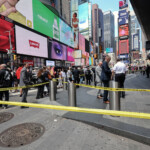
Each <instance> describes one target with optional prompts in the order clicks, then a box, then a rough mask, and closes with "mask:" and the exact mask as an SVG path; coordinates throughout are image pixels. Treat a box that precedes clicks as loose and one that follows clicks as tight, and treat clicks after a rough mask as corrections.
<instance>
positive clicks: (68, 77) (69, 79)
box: [67, 67, 72, 82]
mask: <svg viewBox="0 0 150 150" xmlns="http://www.w3.org/2000/svg"><path fill="white" fill-rule="evenodd" d="M67 80H68V82H72V71H71V67H69V69H68V71H67Z"/></svg>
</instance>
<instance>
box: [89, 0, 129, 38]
mask: <svg viewBox="0 0 150 150" xmlns="http://www.w3.org/2000/svg"><path fill="white" fill-rule="evenodd" d="M119 1H120V0H90V2H92V4H98V5H99V8H100V9H102V11H103V12H105V11H108V10H111V11H112V12H113V14H114V20H115V37H117V36H118V11H119ZM129 6H130V10H132V7H131V4H129Z"/></svg>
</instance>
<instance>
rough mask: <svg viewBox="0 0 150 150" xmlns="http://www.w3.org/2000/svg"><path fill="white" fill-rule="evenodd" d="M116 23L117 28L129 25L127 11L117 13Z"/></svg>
mask: <svg viewBox="0 0 150 150" xmlns="http://www.w3.org/2000/svg"><path fill="white" fill-rule="evenodd" d="M118 23H119V26H120V25H124V24H128V23H129V14H128V12H127V10H121V11H119V19H118Z"/></svg>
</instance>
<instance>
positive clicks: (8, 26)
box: [0, 16, 15, 52]
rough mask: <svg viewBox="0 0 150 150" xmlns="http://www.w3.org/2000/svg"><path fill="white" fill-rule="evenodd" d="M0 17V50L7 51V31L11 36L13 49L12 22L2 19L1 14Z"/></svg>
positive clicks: (8, 40)
mask: <svg viewBox="0 0 150 150" xmlns="http://www.w3.org/2000/svg"><path fill="white" fill-rule="evenodd" d="M1 18H2V19H1ZM1 18H0V51H3V52H7V51H6V49H10V39H9V32H10V37H11V44H12V49H13V50H15V35H14V24H13V23H10V22H8V21H6V20H4V19H5V17H3V16H1Z"/></svg>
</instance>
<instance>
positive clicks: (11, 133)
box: [0, 123, 45, 147]
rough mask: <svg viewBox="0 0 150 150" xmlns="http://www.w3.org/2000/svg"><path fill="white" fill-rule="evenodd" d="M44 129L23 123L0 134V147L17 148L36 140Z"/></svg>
mask: <svg viewBox="0 0 150 150" xmlns="http://www.w3.org/2000/svg"><path fill="white" fill-rule="evenodd" d="M44 131H45V128H44V127H43V126H42V125H40V124H37V123H24V124H20V125H16V126H13V127H11V128H9V129H7V130H5V131H4V132H2V133H1V134H0V146H2V147H19V146H23V145H26V144H30V143H31V142H33V141H35V140H37V139H38V138H40V137H41V136H42V135H43V134H44Z"/></svg>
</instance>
